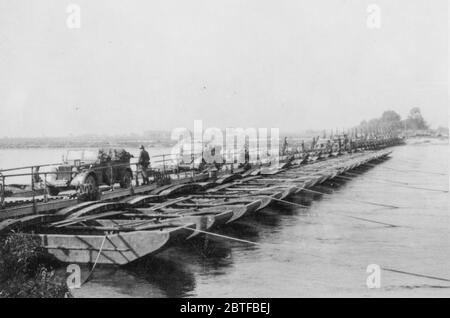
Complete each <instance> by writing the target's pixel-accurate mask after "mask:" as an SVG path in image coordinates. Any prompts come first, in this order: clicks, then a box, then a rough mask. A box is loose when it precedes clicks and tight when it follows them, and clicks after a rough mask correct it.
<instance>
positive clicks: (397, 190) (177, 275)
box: [0, 140, 450, 297]
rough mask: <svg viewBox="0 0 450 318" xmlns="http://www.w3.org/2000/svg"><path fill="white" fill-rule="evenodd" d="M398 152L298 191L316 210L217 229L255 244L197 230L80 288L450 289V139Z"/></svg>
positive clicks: (414, 292)
mask: <svg viewBox="0 0 450 318" xmlns="http://www.w3.org/2000/svg"><path fill="white" fill-rule="evenodd" d="M392 150H393V154H392V158H391V159H390V160H388V161H386V162H384V163H382V164H381V165H378V166H375V167H373V168H371V169H368V170H367V171H366V172H364V173H363V174H361V175H359V176H358V177H355V178H353V179H352V180H347V181H344V180H339V181H338V183H339V184H328V185H327V186H325V187H320V188H318V189H319V190H320V191H326V192H333V193H332V194H331V195H324V196H315V197H311V196H310V195H309V196H305V195H303V196H297V197H295V198H293V199H292V200H293V201H295V202H298V203H302V204H308V205H309V207H308V208H297V207H292V206H289V207H288V206H281V205H274V206H271V207H269V208H266V209H264V210H262V211H261V212H260V213H259V215H257V216H255V217H251V218H245V219H243V220H241V221H238V222H236V223H234V224H230V225H228V226H226V227H223V228H222V229H219V230H217V231H216V232H217V233H220V234H222V235H225V236H228V237H232V238H233V237H235V238H239V239H244V240H248V241H252V242H254V243H255V244H249V243H243V242H238V241H233V240H231V239H224V238H217V237H212V236H208V237H202V238H196V239H194V240H191V241H187V242H186V243H184V244H183V245H180V246H176V247H172V248H170V249H167V250H166V251H164V252H162V253H160V254H158V255H156V256H154V257H149V258H146V259H143V260H140V261H138V262H137V263H135V264H131V265H129V266H126V267H122V268H118V267H104V266H99V267H97V268H96V270H95V272H94V275H93V277H92V280H90V281H89V282H87V283H86V284H85V285H83V286H82V288H80V289H75V290H73V294H74V295H75V296H76V297H315V296H320V297H331V296H341V297H354V296H356V297H397V296H406V297H430V296H434V297H443V296H446V297H449V296H450V282H449V281H447V282H446V281H444V280H439V278H440V279H450V244H449V243H450V234H449V227H450V222H449V195H448V193H445V192H442V191H439V190H446V191H448V188H449V176H448V170H449V147H448V141H445V140H444V141H441V140H431V141H429V142H426V141H424V140H417V141H411V142H410V143H409V144H408V145H406V146H400V147H395V148H393V149H392ZM15 151H19V150H15ZM33 151H34V150H33ZM38 151H40V150H38ZM43 151H45V150H43ZM2 152H3V150H2ZM19 152H20V151H19ZM16 155H17V154H16ZM4 156H5V153H4V152H3V153H2V155H0V160H1V158H4ZM0 163H1V161H0ZM0 166H1V165H0ZM336 183H337V182H336ZM406 184H408V185H406ZM412 187H415V188H412ZM419 188H424V189H419ZM425 189H426V190H425ZM432 190H435V191H432ZM354 200H359V201H370V202H373V203H383V204H387V205H393V206H396V207H397V208H389V207H382V206H376V205H371V204H368V203H360V202H356V201H354ZM369 221H370V222H369ZM373 222H380V223H385V224H391V225H395V227H394V226H388V225H384V224H380V223H373ZM370 264H376V265H378V266H380V267H381V268H382V270H381V273H380V288H372V289H369V288H368V287H367V284H366V280H367V277H368V276H369V275H370V274H369V273H367V272H366V270H367V267H368V265H370ZM88 270H89V269H88V268H87V267H83V275H84V276H86V275H87V272H88ZM391 270H393V271H391ZM59 275H65V273H64V268H61V269H60V270H59ZM421 275H425V276H432V277H434V278H427V277H423V276H421Z"/></svg>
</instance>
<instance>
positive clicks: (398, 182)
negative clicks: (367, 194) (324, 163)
mask: <svg viewBox="0 0 450 318" xmlns="http://www.w3.org/2000/svg"><path fill="white" fill-rule="evenodd" d="M346 174H349V175H352V176H355V177H356V176H359V175H358V174H356V173H351V172H346ZM337 178H343V179H347V180H353V178H345V177H344V176H337ZM370 180H371V181H374V182H377V181H378V182H377V183H390V184H393V185H396V186H398V187H401V188H408V189H416V190H425V191H433V192H443V193H448V190H442V189H433V188H425V187H418V186H415V185H410V184H408V183H406V182H400V181H392V180H386V179H378V178H373V177H370Z"/></svg>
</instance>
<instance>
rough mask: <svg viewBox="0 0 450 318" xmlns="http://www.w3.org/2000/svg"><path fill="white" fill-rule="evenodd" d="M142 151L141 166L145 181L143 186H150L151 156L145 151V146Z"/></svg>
mask: <svg viewBox="0 0 450 318" xmlns="http://www.w3.org/2000/svg"><path fill="white" fill-rule="evenodd" d="M140 149H141V153H140V154H139V161H138V163H139V165H140V166H141V174H142V179H143V182H142V183H143V184H149V183H150V181H149V179H148V172H147V169H148V166H149V165H150V156H149V154H148V152H147V150H145V148H144V146H141V147H140Z"/></svg>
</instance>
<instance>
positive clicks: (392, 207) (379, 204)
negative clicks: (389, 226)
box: [302, 188, 401, 209]
mask: <svg viewBox="0 0 450 318" xmlns="http://www.w3.org/2000/svg"><path fill="white" fill-rule="evenodd" d="M302 191H307V192H311V193H316V194H322V195H332V194H331V193H325V192H320V191H316V190H311V189H306V188H305V189H302ZM341 199H343V200H348V201H354V202H360V203H365V204H370V205H376V206H383V207H387V208H391V209H399V208H401V207H399V206H396V205H390V204H383V203H377V202H370V201H365V200H356V199H349V198H341Z"/></svg>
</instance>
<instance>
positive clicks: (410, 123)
mask: <svg viewBox="0 0 450 318" xmlns="http://www.w3.org/2000/svg"><path fill="white" fill-rule="evenodd" d="M356 128H357V129H358V130H360V131H363V132H375V133H379V132H388V133H389V132H394V131H399V130H414V131H417V130H428V129H429V128H430V127H429V125H428V123H427V122H426V121H425V119H424V118H423V116H422V113H421V112H420V108H419V107H414V108H412V109H411V110H410V112H409V114H408V117H407V118H405V119H402V118H401V116H400V115H399V114H398V113H396V112H395V111H393V110H387V111H385V112H383V114H382V115H381V117H380V118H373V119H371V120H369V121H366V120H363V121H362V122H361V123H360V124H359V126H358V127H356Z"/></svg>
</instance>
